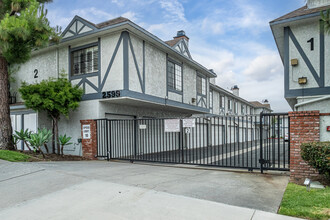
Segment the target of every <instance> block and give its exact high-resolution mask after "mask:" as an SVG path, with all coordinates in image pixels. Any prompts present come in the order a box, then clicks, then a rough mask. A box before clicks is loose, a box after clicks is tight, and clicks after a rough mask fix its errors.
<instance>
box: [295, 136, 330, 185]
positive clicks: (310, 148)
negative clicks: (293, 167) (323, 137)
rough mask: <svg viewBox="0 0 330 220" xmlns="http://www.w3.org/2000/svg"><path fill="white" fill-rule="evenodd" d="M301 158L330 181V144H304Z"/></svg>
mask: <svg viewBox="0 0 330 220" xmlns="http://www.w3.org/2000/svg"><path fill="white" fill-rule="evenodd" d="M301 157H302V158H303V159H304V160H305V161H306V162H307V163H308V164H309V165H310V166H312V167H314V168H316V169H317V170H318V171H319V173H320V174H324V176H325V177H326V178H327V179H328V180H330V142H313V143H304V144H302V145H301Z"/></svg>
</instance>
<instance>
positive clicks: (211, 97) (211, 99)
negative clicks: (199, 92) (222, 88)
mask: <svg viewBox="0 0 330 220" xmlns="http://www.w3.org/2000/svg"><path fill="white" fill-rule="evenodd" d="M210 108H213V92H212V91H210Z"/></svg>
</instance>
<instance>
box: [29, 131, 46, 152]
mask: <svg viewBox="0 0 330 220" xmlns="http://www.w3.org/2000/svg"><path fill="white" fill-rule="evenodd" d="M27 141H28V142H29V143H30V145H31V147H33V149H34V151H37V150H39V149H40V148H41V147H42V146H43V145H44V136H43V133H42V132H40V131H38V132H37V133H31V135H30V137H29V138H27Z"/></svg>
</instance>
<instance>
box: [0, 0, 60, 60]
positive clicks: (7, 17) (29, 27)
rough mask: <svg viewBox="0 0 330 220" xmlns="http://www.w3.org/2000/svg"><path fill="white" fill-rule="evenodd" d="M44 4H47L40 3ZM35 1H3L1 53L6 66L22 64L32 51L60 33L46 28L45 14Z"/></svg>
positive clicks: (0, 37) (56, 38) (1, 7)
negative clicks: (7, 64) (8, 64)
mask: <svg viewBox="0 0 330 220" xmlns="http://www.w3.org/2000/svg"><path fill="white" fill-rule="evenodd" d="M39 2H46V1H39ZM39 2H38V1H36V0H11V1H8V0H5V1H3V2H2V4H0V13H1V14H0V16H1V22H0V49H1V51H2V55H3V56H4V57H5V59H6V60H7V62H8V63H23V62H26V61H27V60H28V59H29V58H30V56H31V51H32V50H34V49H37V48H41V47H45V46H47V45H48V43H49V42H50V40H51V39H54V40H55V41H58V40H59V37H58V36H59V32H58V29H56V28H51V27H50V26H49V21H48V19H47V18H46V15H47V10H45V9H44V6H43V5H40V3H39Z"/></svg>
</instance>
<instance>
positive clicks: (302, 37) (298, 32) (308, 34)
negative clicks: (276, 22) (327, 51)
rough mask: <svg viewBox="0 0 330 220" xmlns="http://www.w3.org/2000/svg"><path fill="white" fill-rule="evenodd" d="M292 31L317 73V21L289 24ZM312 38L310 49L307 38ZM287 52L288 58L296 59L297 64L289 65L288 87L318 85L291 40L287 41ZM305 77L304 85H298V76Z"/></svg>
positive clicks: (318, 60) (318, 54)
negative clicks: (312, 47)
mask: <svg viewBox="0 0 330 220" xmlns="http://www.w3.org/2000/svg"><path fill="white" fill-rule="evenodd" d="M290 28H291V31H292V33H293V34H294V36H295V37H296V38H297V41H298V42H299V44H300V46H301V47H302V49H303V51H304V52H305V54H306V55H307V57H308V58H309V60H310V62H311V64H312V66H313V67H314V69H315V71H316V72H317V73H319V72H320V37H319V36H320V34H319V33H320V27H319V24H318V22H308V23H307V22H306V23H304V24H303V25H301V24H299V25H291V26H290ZM311 38H314V50H313V51H312V50H311V44H310V43H307V41H308V40H310V39H311ZM289 47H290V49H289V53H290V60H291V59H298V65H297V66H291V65H290V71H289V80H290V89H301V88H315V87H318V84H317V82H316V80H315V79H314V77H313V75H312V73H311V72H310V70H309V69H308V67H307V64H306V63H305V62H304V60H303V58H302V56H301V55H300V54H299V52H298V50H297V48H296V47H295V45H294V44H293V42H292V40H291V39H290V41H289ZM299 77H307V80H308V82H307V84H306V85H299V84H298V78H299Z"/></svg>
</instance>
